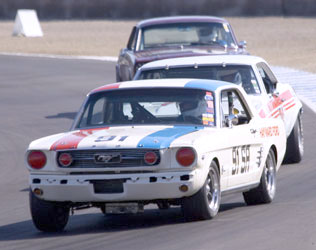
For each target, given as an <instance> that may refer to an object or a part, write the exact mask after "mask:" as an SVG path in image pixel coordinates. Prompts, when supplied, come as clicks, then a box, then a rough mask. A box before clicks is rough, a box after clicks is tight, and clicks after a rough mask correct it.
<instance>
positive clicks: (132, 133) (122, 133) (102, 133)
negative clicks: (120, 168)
mask: <svg viewBox="0 0 316 250" xmlns="http://www.w3.org/2000/svg"><path fill="white" fill-rule="evenodd" d="M201 129H203V127H202V126H201V127H197V126H135V127H133V126H128V127H126V126H124V127H108V128H98V129H83V130H76V131H70V132H67V133H63V134H57V135H53V136H49V137H44V138H41V139H38V140H36V141H33V142H32V143H31V144H30V146H29V150H35V149H37V150H51V151H56V150H69V149H92V148H93V149H104V148H152V149H162V148H168V147H169V146H170V145H171V144H172V142H173V141H174V140H176V139H179V138H180V137H182V136H185V135H187V134H191V133H194V132H197V131H199V130H201Z"/></svg>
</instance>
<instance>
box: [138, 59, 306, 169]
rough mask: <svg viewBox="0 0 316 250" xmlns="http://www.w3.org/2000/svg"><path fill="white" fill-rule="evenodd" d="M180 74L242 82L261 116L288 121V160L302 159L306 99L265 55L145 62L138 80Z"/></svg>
mask: <svg viewBox="0 0 316 250" xmlns="http://www.w3.org/2000/svg"><path fill="white" fill-rule="evenodd" d="M180 77H181V78H200V79H213V80H222V81H227V82H232V83H235V84H237V85H240V86H242V87H243V88H244V90H245V91H246V92H247V94H248V95H249V96H250V98H251V101H252V103H253V104H254V106H255V108H256V110H257V113H258V114H259V115H260V116H261V117H263V118H265V117H274V118H281V119H282V120H283V121H284V125H285V129H286V134H287V150H286V154H285V159H284V162H285V163H298V162H300V161H301V159H302V157H303V154H304V139H303V125H302V117H301V116H302V103H301V102H300V100H299V99H298V98H297V96H296V94H295V92H294V90H293V88H292V87H291V86H290V85H289V84H284V83H279V82H278V80H277V78H276V77H275V76H274V74H273V73H272V71H271V69H270V67H269V66H268V64H267V62H266V61H264V60H263V59H262V58H260V57H255V56H249V55H222V56H199V57H186V58H185V57H182V58H176V59H167V60H159V61H155V62H151V63H148V64H145V65H144V66H143V67H142V68H140V69H139V70H138V72H137V74H136V76H135V78H134V80H141V79H162V78H180Z"/></svg>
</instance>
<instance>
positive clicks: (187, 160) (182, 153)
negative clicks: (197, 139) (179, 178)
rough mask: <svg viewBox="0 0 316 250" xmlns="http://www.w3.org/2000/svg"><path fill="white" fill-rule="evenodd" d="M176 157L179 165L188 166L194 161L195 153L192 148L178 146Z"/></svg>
mask: <svg viewBox="0 0 316 250" xmlns="http://www.w3.org/2000/svg"><path fill="white" fill-rule="evenodd" d="M176 159H177V162H178V163H179V164H180V165H181V166H183V167H188V166H190V165H192V163H193V162H194V160H195V153H194V151H193V149H192V148H180V149H178V151H177V154H176Z"/></svg>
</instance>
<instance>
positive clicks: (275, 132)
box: [260, 126, 280, 138]
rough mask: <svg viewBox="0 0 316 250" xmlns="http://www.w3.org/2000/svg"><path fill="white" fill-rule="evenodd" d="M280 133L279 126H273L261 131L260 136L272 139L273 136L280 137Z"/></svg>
mask: <svg viewBox="0 0 316 250" xmlns="http://www.w3.org/2000/svg"><path fill="white" fill-rule="evenodd" d="M279 135H280V131H279V127H278V126H271V127H266V128H261V129H260V136H261V137H262V138H263V137H272V136H279Z"/></svg>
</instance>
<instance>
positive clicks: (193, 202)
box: [181, 161, 221, 221]
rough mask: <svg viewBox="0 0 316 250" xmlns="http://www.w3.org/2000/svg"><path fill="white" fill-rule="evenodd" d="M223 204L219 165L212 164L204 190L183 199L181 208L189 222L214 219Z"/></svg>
mask: <svg viewBox="0 0 316 250" xmlns="http://www.w3.org/2000/svg"><path fill="white" fill-rule="evenodd" d="M220 202H221V190H220V179H219V171H218V167H217V164H216V163H215V162H214V161H213V162H212V163H211V166H210V169H209V173H208V175H207V178H206V181H205V183H204V185H203V186H202V188H201V189H200V190H199V191H198V192H197V193H195V194H194V195H192V196H190V197H186V198H183V200H182V204H181V208H182V212H183V215H184V218H185V219H186V220H188V221H193V220H208V219H212V218H213V217H215V216H216V214H217V213H218V210H219V207H220Z"/></svg>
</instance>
